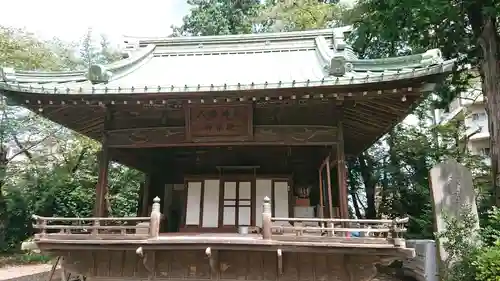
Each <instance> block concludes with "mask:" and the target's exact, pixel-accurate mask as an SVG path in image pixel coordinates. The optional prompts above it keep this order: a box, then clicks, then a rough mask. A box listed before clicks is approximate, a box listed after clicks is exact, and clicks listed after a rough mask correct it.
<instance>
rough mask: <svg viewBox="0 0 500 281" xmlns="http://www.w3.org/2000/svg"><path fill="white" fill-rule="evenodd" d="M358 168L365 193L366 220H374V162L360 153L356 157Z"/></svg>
mask: <svg viewBox="0 0 500 281" xmlns="http://www.w3.org/2000/svg"><path fill="white" fill-rule="evenodd" d="M358 161H359V168H360V172H361V177H362V178H363V183H364V185H365V193H366V211H365V217H366V218H367V219H376V218H377V210H376V209H375V188H376V187H377V179H376V178H375V176H374V175H373V166H374V161H373V159H372V158H371V156H370V155H368V153H361V154H360V155H359V157H358Z"/></svg>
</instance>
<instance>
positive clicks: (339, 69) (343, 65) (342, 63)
mask: <svg viewBox="0 0 500 281" xmlns="http://www.w3.org/2000/svg"><path fill="white" fill-rule="evenodd" d="M351 71H353V65H352V63H351V62H348V61H347V60H346V58H345V57H344V56H335V57H333V58H332V59H331V61H330V69H329V73H330V75H333V76H337V77H339V76H344V75H345V74H346V72H351Z"/></svg>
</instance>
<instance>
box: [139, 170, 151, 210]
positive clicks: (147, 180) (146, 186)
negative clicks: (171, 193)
mask: <svg viewBox="0 0 500 281" xmlns="http://www.w3.org/2000/svg"><path fill="white" fill-rule="evenodd" d="M150 190H151V173H147V174H146V175H145V177H144V183H143V189H142V194H141V199H142V200H141V201H140V202H139V204H140V206H138V207H139V208H140V212H139V217H147V216H149V213H148V211H149V208H148V206H149V202H150V200H149V193H150Z"/></svg>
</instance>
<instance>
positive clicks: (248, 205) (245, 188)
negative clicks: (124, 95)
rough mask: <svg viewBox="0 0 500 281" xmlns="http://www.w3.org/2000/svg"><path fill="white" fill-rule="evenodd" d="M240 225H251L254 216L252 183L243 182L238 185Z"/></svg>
mask: <svg viewBox="0 0 500 281" xmlns="http://www.w3.org/2000/svg"><path fill="white" fill-rule="evenodd" d="M238 189H239V193H238V203H239V204H238V205H239V207H238V209H239V210H238V225H250V221H251V216H252V183H251V182H249V181H242V182H239V183H238Z"/></svg>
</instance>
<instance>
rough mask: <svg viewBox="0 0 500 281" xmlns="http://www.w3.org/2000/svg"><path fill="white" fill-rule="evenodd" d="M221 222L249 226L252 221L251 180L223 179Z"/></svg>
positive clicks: (228, 224) (227, 224)
mask: <svg viewBox="0 0 500 281" xmlns="http://www.w3.org/2000/svg"><path fill="white" fill-rule="evenodd" d="M222 215H223V217H222V223H223V225H225V226H240V225H246V226H249V225H250V224H251V221H252V182H251V181H225V182H224V207H223V213H222Z"/></svg>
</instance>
